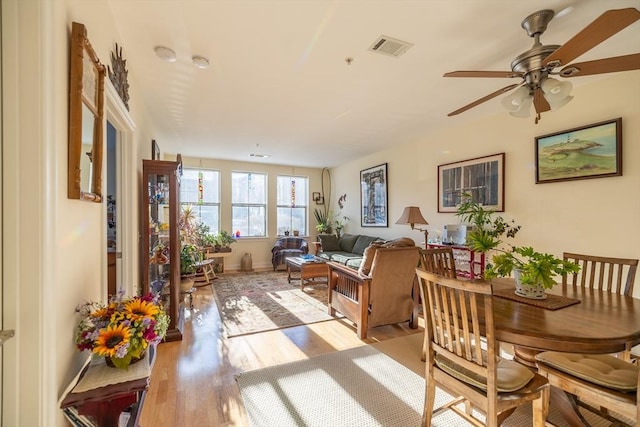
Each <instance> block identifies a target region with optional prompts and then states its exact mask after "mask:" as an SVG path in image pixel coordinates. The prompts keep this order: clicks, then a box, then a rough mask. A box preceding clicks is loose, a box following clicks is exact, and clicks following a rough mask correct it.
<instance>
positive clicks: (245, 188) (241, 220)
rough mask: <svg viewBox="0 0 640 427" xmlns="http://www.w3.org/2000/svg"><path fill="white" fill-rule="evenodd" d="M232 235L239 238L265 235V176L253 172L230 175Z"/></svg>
mask: <svg viewBox="0 0 640 427" xmlns="http://www.w3.org/2000/svg"><path fill="white" fill-rule="evenodd" d="M231 206H232V207H231V216H232V222H231V226H232V231H231V232H232V233H235V232H236V231H239V232H240V237H242V236H247V237H265V236H266V235H267V175H266V174H262V173H253V172H232V173H231Z"/></svg>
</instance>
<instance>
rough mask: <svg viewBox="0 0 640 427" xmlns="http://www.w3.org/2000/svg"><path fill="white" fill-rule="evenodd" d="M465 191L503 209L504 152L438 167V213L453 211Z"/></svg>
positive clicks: (489, 207)
mask: <svg viewBox="0 0 640 427" xmlns="http://www.w3.org/2000/svg"><path fill="white" fill-rule="evenodd" d="M464 194H469V195H470V196H471V201H473V202H476V203H480V204H482V205H483V206H484V207H485V208H488V209H492V210H494V211H496V212H504V153H498V154H492V155H490V156H484V157H476V158H475V159H469V160H463V161H460V162H453V163H447V164H444V165H439V166H438V212H456V210H457V208H458V205H459V204H460V203H461V202H462V198H463V195H464Z"/></svg>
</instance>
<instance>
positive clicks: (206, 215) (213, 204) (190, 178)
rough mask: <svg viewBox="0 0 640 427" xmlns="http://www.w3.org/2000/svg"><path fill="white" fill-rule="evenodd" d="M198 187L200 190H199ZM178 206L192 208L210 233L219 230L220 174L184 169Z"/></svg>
mask: <svg viewBox="0 0 640 427" xmlns="http://www.w3.org/2000/svg"><path fill="white" fill-rule="evenodd" d="M200 185H202V188H201V189H200ZM180 204H181V205H183V206H184V205H188V206H191V207H192V208H193V212H194V213H195V214H196V217H198V218H199V219H200V220H201V221H202V222H204V223H205V224H207V225H208V226H209V228H210V230H209V231H210V232H211V233H214V234H215V233H218V231H219V230H220V172H218V171H212V170H200V169H184V170H183V173H182V178H181V180H180Z"/></svg>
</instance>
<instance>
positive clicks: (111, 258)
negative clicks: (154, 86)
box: [106, 120, 122, 297]
mask: <svg viewBox="0 0 640 427" xmlns="http://www.w3.org/2000/svg"><path fill="white" fill-rule="evenodd" d="M106 140H107V144H106V145H107V147H106V148H107V179H106V181H107V198H106V201H107V203H106V207H107V296H108V297H111V296H112V295H115V294H116V292H117V290H118V289H119V288H120V287H121V286H122V276H121V275H120V274H118V264H119V263H118V262H117V260H118V257H120V258H122V251H121V250H120V249H119V248H118V212H117V206H118V186H117V170H118V167H117V162H118V157H117V155H116V153H117V149H116V143H117V131H116V128H115V127H114V126H113V124H111V122H110V121H108V120H107V138H106Z"/></svg>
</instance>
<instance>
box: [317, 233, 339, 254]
mask: <svg viewBox="0 0 640 427" xmlns="http://www.w3.org/2000/svg"><path fill="white" fill-rule="evenodd" d="M318 240H320V243H321V244H322V251H323V252H337V251H339V250H340V245H339V244H338V238H337V237H336V236H335V235H333V234H318Z"/></svg>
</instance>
